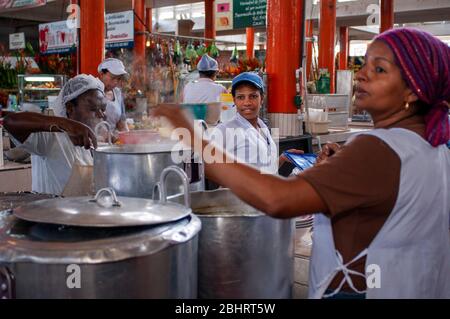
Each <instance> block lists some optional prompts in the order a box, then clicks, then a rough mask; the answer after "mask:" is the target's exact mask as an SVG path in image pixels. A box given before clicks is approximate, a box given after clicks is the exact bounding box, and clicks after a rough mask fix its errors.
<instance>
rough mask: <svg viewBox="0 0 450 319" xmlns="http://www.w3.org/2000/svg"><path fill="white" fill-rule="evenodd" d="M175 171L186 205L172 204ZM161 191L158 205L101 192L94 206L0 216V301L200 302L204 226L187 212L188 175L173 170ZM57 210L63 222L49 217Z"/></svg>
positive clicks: (49, 205) (49, 202)
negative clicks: (199, 264) (199, 262)
mask: <svg viewBox="0 0 450 319" xmlns="http://www.w3.org/2000/svg"><path fill="white" fill-rule="evenodd" d="M170 172H173V173H176V174H177V175H178V177H181V178H182V180H183V186H184V191H185V193H184V195H183V198H184V201H183V203H184V205H185V206H181V205H175V204H173V203H167V197H166V194H167V190H166V187H165V186H166V178H167V176H168V175H169V173H170ZM158 185H159V186H160V188H159V190H160V198H161V201H159V202H157V203H156V202H155V201H152V200H143V199H138V198H126V197H122V198H121V197H116V196H115V194H114V191H113V190H102V191H100V192H99V194H97V196H96V197H95V199H94V200H86V199H85V198H83V197H80V198H79V203H78V202H77V203H74V202H73V199H44V200H40V201H36V202H32V203H29V204H26V205H24V206H20V207H17V208H13V210H12V212H13V213H14V215H13V214H11V210H10V209H8V210H4V211H2V212H0V298H3V297H5V298H15V297H17V298H195V297H196V296H197V248H198V236H197V235H198V232H199V231H200V228H201V223H200V220H199V219H198V218H197V217H196V216H194V215H192V214H190V211H191V210H190V208H188V207H189V206H190V202H189V193H188V181H187V176H186V174H185V173H184V172H183V171H182V170H181V169H180V168H178V167H169V168H166V169H165V170H163V173H162V174H161V177H160V181H159V182H158ZM106 191H108V192H106ZM105 193H109V194H111V195H112V199H113V201H112V202H111V203H109V202H108V201H107V200H106V197H101V195H102V194H105ZM101 199H102V200H101ZM108 203H109V204H108ZM43 208H44V209H43ZM91 210H92V211H93V213H92V214H91ZM155 210H156V211H155ZM159 210H160V211H161V213H160V214H158V211H159ZM163 211H164V213H163ZM19 212H20V213H19ZM55 212H56V213H57V214H56V216H54V214H53V217H54V219H55V220H56V221H55V220H53V219H47V217H48V216H52V213H55ZM30 213H31V215H30ZM33 213H35V215H37V216H33ZM15 215H16V216H17V217H16V216H15ZM58 215H59V216H58ZM147 215H149V216H151V218H150V219H149V220H145V223H144V224H141V222H140V220H139V218H142V219H145V217H146V216H147ZM79 216H81V219H80V218H79ZM127 216H128V218H127ZM133 216H134V217H135V218H132V217H133ZM170 216H172V217H170ZM18 217H20V218H23V219H19V218H18ZM130 218H132V220H133V223H131V224H130V223H129V221H131V219H130ZM106 220H109V222H108V223H106V224H105V223H104V222H105V221H106ZM41 221H44V222H41ZM113 221H116V223H112V224H111V222H113ZM58 223H60V224H64V225H60V224H58ZM67 225H74V226H67ZM105 225H109V226H108V227H106V226H105ZM119 225H140V226H139V227H138V226H136V227H119ZM81 226H83V227H81ZM94 226H95V227H94Z"/></svg>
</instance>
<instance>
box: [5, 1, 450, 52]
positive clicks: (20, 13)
mask: <svg viewBox="0 0 450 319" xmlns="http://www.w3.org/2000/svg"><path fill="white" fill-rule="evenodd" d="M199 1H200V0H147V1H146V3H147V4H148V5H151V6H152V7H153V8H160V7H167V6H173V5H180V4H188V3H196V2H199ZM378 3H379V1H378V0H356V1H350V2H338V4H337V12H336V15H337V26H338V27H339V26H342V25H346V26H355V27H356V26H365V25H366V24H367V18H368V15H369V13H368V8H369V6H371V5H374V4H378ZM69 4H70V0H48V1H47V4H46V5H45V6H40V7H35V8H27V9H25V10H24V9H22V10H14V11H4V12H2V11H0V43H8V41H9V39H8V37H9V34H11V33H15V32H25V33H26V34H27V41H29V42H31V43H33V44H37V41H38V40H37V39H38V34H37V32H36V27H37V25H38V24H39V23H44V22H52V21H61V20H64V19H66V18H67V16H68V13H67V12H66V8H67V6H68V5H69ZM307 4H308V5H307V8H306V17H307V18H309V19H312V20H314V21H315V24H316V28H317V23H318V14H319V13H318V12H319V6H318V5H317V4H316V5H313V6H311V5H310V4H309V2H307ZM105 7H106V12H107V13H111V12H120V11H126V10H131V9H132V0H105ZM449 16H450V2H449V0H427V1H423V0H396V1H395V23H399V24H404V23H417V22H428V21H437V22H441V23H442V21H446V20H449V18H448V17H449ZM197 22H198V21H196V24H197V25H198V27H200V28H201V25H203V24H202V23H197ZM165 23H166V24H167V25H168V26H169V27H172V28H173V26H172V24H170V21H166V22H165ZM198 27H197V28H196V30H195V31H196V32H197V33H198V32H201V30H199V29H198ZM427 28H428V31H430V32H432V33H433V34H436V35H450V27H449V25H448V24H447V25H445V24H444V25H441V26H438V27H437V28H438V29H439V30H435V27H432V26H427ZM429 28H431V29H429ZM259 31H264V29H260V28H259V29H258V30H257V32H259ZM435 31H436V32H435ZM159 32H171V31H170V30H165V29H164V28H162V29H161V30H159ZM242 32H245V31H243V30H234V31H226V32H220V33H218V35H224V34H233V33H234V34H236V33H242ZM443 33H447V34H443ZM196 35H197V36H198V34H196ZM372 37H373V33H372V32H371V31H370V30H368V29H361V28H358V29H356V28H355V29H351V30H350V39H370V38H372Z"/></svg>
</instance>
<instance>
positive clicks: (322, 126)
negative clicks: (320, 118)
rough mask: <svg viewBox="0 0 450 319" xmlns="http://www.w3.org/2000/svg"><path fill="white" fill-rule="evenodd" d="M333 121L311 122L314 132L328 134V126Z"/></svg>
mask: <svg viewBox="0 0 450 319" xmlns="http://www.w3.org/2000/svg"><path fill="white" fill-rule="evenodd" d="M330 123H331V121H325V122H309V125H310V126H311V133H312V134H328V127H329V125H330Z"/></svg>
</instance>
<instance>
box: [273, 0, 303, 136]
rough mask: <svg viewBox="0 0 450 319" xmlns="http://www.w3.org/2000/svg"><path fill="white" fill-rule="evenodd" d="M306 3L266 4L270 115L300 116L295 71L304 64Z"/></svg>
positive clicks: (299, 0)
mask: <svg viewBox="0 0 450 319" xmlns="http://www.w3.org/2000/svg"><path fill="white" fill-rule="evenodd" d="M303 1H304V0H278V1H277V0H269V1H268V3H267V14H268V16H267V60H266V64H267V73H268V76H269V85H268V88H269V92H268V109H269V113H285V114H286V113H287V114H294V113H297V109H296V107H295V104H294V97H295V95H296V91H295V83H296V82H295V70H296V69H298V68H299V67H300V63H301V62H300V60H301V49H302V34H303V32H302V25H301V22H302V21H301V20H302V10H303V6H302V4H303ZM280 128H281V127H280Z"/></svg>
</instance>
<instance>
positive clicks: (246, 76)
mask: <svg viewBox="0 0 450 319" xmlns="http://www.w3.org/2000/svg"><path fill="white" fill-rule="evenodd" d="M242 82H250V83H251V84H253V85H254V86H256V88H258V89H259V90H261V91H262V92H264V83H263V80H262V79H261V77H260V76H259V75H258V74H256V73H254V72H244V73H241V74H239V75H238V76H236V77H235V78H234V79H233V81H232V82H231V91H232V92H234V90H235V89H236V87H237V85H238V84H239V83H242Z"/></svg>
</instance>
